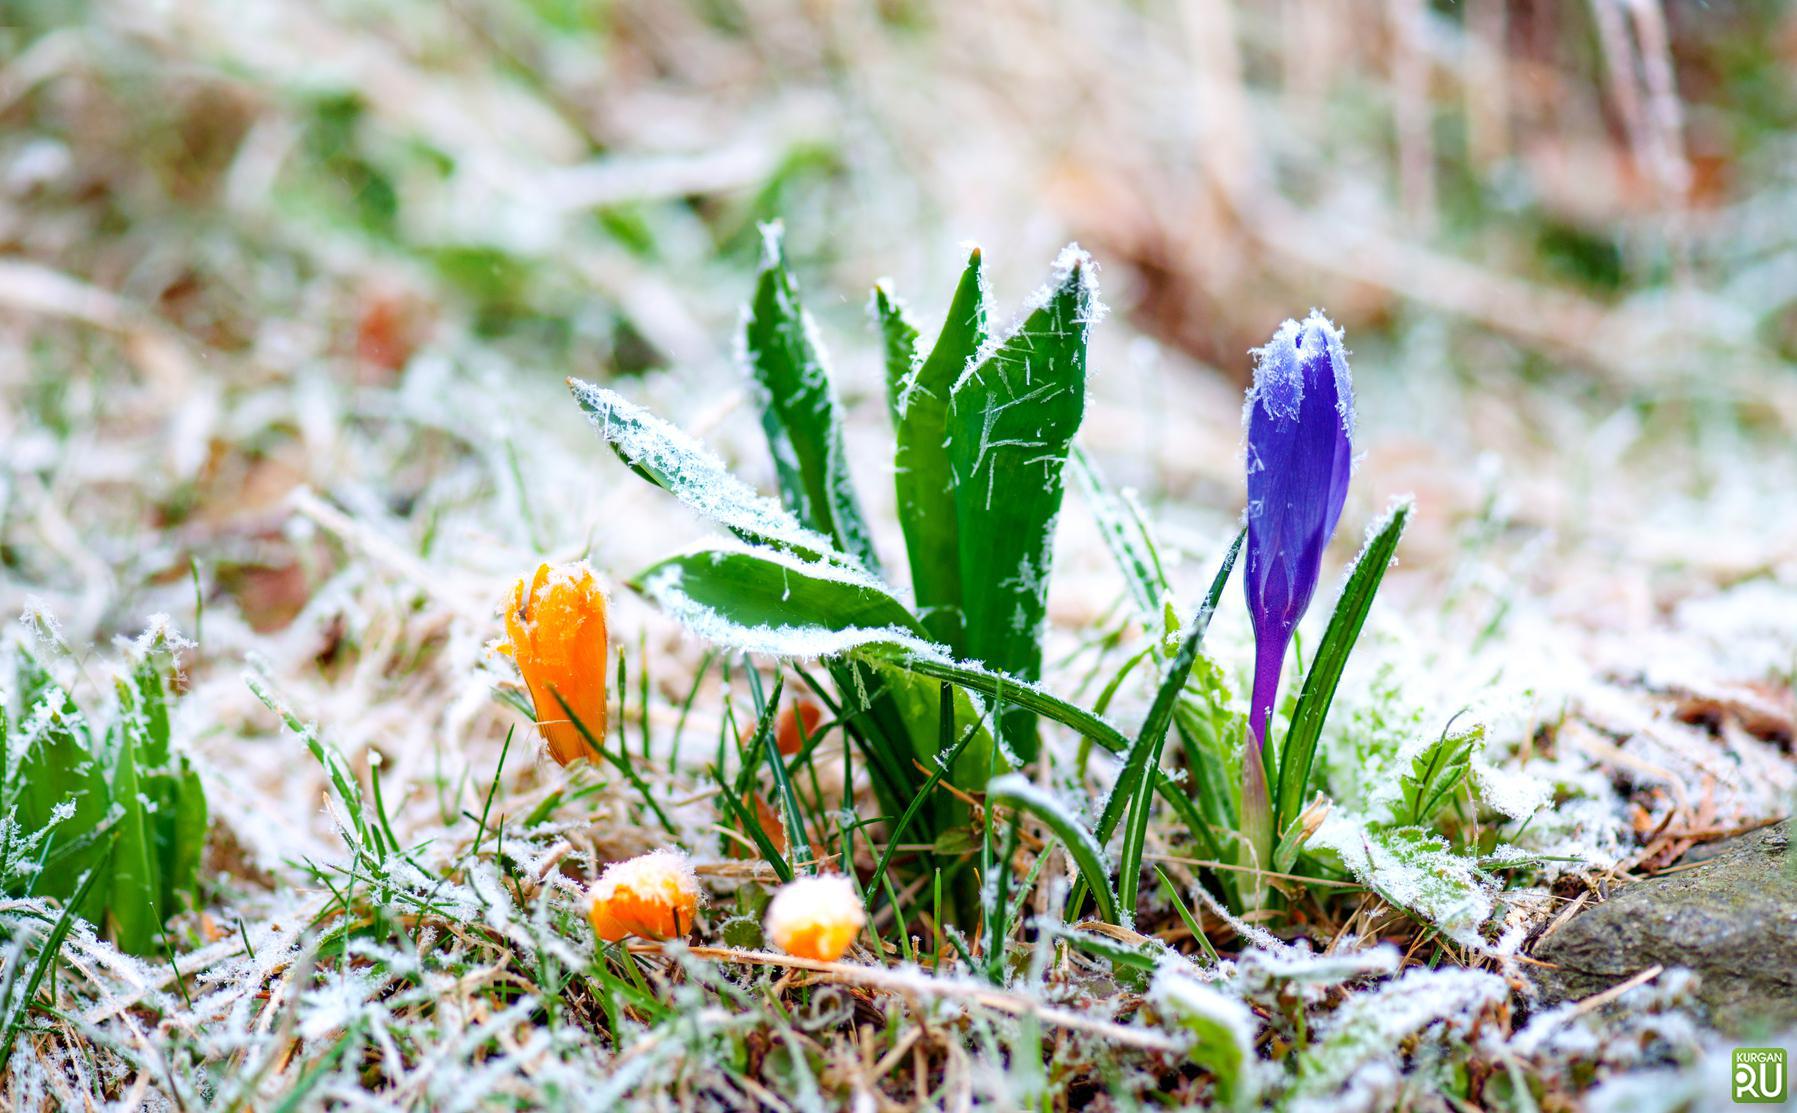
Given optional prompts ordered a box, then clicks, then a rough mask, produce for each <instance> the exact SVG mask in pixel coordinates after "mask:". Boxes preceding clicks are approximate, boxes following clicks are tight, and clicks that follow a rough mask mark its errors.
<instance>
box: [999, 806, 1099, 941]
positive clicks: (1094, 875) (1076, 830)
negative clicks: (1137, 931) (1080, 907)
mask: <svg viewBox="0 0 1797 1113" xmlns="http://www.w3.org/2000/svg"><path fill="white" fill-rule="evenodd" d="M986 802H987V804H1004V805H1006V806H1008V807H1012V808H1019V809H1021V810H1023V811H1026V812H1029V813H1030V814H1031V815H1033V816H1035V817H1036V818H1037V819H1040V820H1041V821H1042V822H1043V824H1044V825H1045V826H1047V827H1048V829H1049V830H1050V831H1052V832H1054V834H1055V835H1056V837H1058V838H1059V839H1060V840H1061V841H1062V842H1063V843H1065V844H1066V846H1067V854H1068V856H1069V857H1071V858H1072V859H1073V864H1074V867H1075V868H1076V869H1078V870H1079V875H1080V878H1081V880H1083V881H1084V882H1085V883H1086V887H1087V888H1088V889H1090V890H1091V891H1092V894H1093V896H1094V898H1095V899H1096V900H1097V902H1098V914H1099V915H1100V916H1101V917H1103V918H1104V920H1105V921H1106V922H1107V923H1113V924H1120V923H1121V921H1120V920H1119V919H1118V918H1117V896H1116V893H1115V892H1114V891H1113V890H1112V889H1111V878H1110V874H1109V873H1108V872H1107V871H1106V870H1105V867H1104V851H1103V849H1102V848H1100V847H1099V845H1098V840H1097V839H1095V838H1093V837H1092V832H1091V831H1088V830H1087V829H1086V827H1085V825H1084V824H1082V823H1080V821H1079V820H1077V819H1075V818H1074V817H1073V816H1071V815H1069V814H1067V811H1066V809H1065V808H1063V807H1061V805H1060V804H1059V802H1057V801H1056V800H1055V799H1054V797H1052V796H1050V795H1048V794H1047V793H1046V792H1043V791H1042V790H1041V789H1039V788H1037V787H1036V786H1035V785H1034V784H1032V783H1031V782H1030V780H1029V778H1027V777H1025V776H1023V775H1022V774H1020V773H1007V774H1005V775H1004V776H1002V777H999V778H997V779H996V780H994V781H993V782H992V783H991V784H989V785H987V786H986Z"/></svg>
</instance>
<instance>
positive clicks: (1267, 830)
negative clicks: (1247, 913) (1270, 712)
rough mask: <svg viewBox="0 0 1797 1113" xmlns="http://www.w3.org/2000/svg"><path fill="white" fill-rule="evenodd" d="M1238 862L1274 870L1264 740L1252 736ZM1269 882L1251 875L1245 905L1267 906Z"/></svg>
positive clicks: (1246, 761)
mask: <svg viewBox="0 0 1797 1113" xmlns="http://www.w3.org/2000/svg"><path fill="white" fill-rule="evenodd" d="M1239 834H1240V836H1241V842H1240V843H1239V844H1238V846H1237V857H1238V861H1237V862H1236V864H1237V865H1239V866H1245V867H1247V868H1249V869H1254V870H1265V869H1271V868H1272V862H1273V801H1272V799H1271V798H1270V797H1269V796H1268V794H1267V773H1266V767H1265V766H1264V765H1262V764H1261V746H1260V739H1259V738H1257V737H1255V734H1254V732H1253V731H1249V732H1248V740H1247V751H1246V752H1245V753H1243V754H1242V818H1241V830H1240V832H1239ZM1266 889H1267V881H1266V878H1265V877H1262V876H1261V875H1259V874H1249V875H1248V883H1247V884H1246V885H1244V886H1242V888H1241V893H1242V897H1243V904H1244V905H1246V906H1247V907H1249V908H1259V907H1261V906H1262V905H1263V904H1265V898H1266Z"/></svg>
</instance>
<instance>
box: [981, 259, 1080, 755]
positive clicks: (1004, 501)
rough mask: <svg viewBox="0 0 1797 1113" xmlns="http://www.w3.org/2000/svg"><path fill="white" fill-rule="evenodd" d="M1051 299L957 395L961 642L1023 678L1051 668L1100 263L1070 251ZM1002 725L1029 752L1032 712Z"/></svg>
mask: <svg viewBox="0 0 1797 1113" xmlns="http://www.w3.org/2000/svg"><path fill="white" fill-rule="evenodd" d="M1057 268H1058V273H1057V275H1056V277H1055V281H1054V285H1053V286H1052V288H1051V289H1050V290H1049V292H1048V296H1047V298H1046V300H1045V301H1043V302H1042V304H1040V305H1039V306H1038V307H1036V309H1035V310H1034V311H1033V312H1031V313H1030V315H1029V316H1028V317H1027V318H1025V319H1024V321H1023V323H1022V324H1021V325H1020V326H1018V328H1017V330H1016V331H1015V332H1013V333H1011V335H1010V336H1008V337H1006V338H1005V340H1004V341H1003V342H1002V343H1000V344H999V345H998V346H997V347H996V348H994V349H992V350H991V351H990V353H989V354H988V355H986V357H985V359H984V360H982V361H981V362H979V363H978V364H977V365H975V366H972V367H970V368H969V369H968V370H967V372H966V373H965V374H963V375H962V376H961V378H960V379H959V380H957V381H956V383H955V384H954V387H953V388H952V389H951V391H950V393H949V415H948V431H949V439H948V460H949V467H950V471H951V473H952V475H953V478H954V500H955V520H956V528H957V532H958V544H959V549H960V567H961V592H962V617H963V621H964V623H965V635H964V646H963V648H964V651H965V653H966V654H967V655H968V656H971V657H973V658H975V659H977V660H979V661H982V662H984V663H985V664H986V665H987V666H989V667H990V668H993V669H996V670H998V671H1001V672H1007V673H1010V674H1012V675H1014V676H1020V677H1023V678H1025V679H1035V678H1036V677H1037V676H1039V675H1040V674H1041V670H1042V643H1041V633H1042V624H1043V620H1044V618H1045V616H1046V614H1047V609H1048V579H1049V573H1050V570H1051V565H1052V560H1053V553H1054V526H1055V521H1056V519H1057V518H1058V517H1059V515H1060V510H1061V496H1062V493H1063V483H1062V479H1063V476H1062V473H1063V471H1064V469H1065V467H1066V463H1067V450H1068V448H1069V446H1070V445H1071V444H1072V443H1073V435H1074V433H1075V432H1077V431H1078V429H1079V424H1080V419H1081V418H1082V417H1083V416H1084V414H1085V405H1086V338H1087V333H1088V331H1089V327H1090V324H1091V321H1092V318H1093V316H1094V314H1095V313H1096V304H1097V287H1096V283H1095V281H1094V276H1093V264H1092V261H1091V260H1090V259H1089V258H1087V257H1086V256H1085V255H1083V254H1080V253H1078V252H1075V251H1069V252H1067V253H1066V254H1065V255H1064V256H1063V259H1062V261H1061V262H1060V263H1058V264H1057ZM999 728H1000V732H1001V734H1002V735H1003V736H1004V738H1005V740H1006V741H1007V742H1008V743H1009V744H1010V746H1011V748H1012V749H1013V750H1014V751H1015V752H1016V753H1017V754H1019V755H1020V756H1021V757H1022V758H1023V759H1024V760H1026V761H1027V760H1029V759H1031V758H1033V757H1034V756H1035V753H1036V735H1035V719H1034V716H1033V715H1031V714H1030V713H1029V711H1027V710H1026V709H1023V708H1015V709H1009V710H1007V712H1006V719H1005V721H1004V722H1002V723H1000V724H999Z"/></svg>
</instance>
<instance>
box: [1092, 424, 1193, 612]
mask: <svg viewBox="0 0 1797 1113" xmlns="http://www.w3.org/2000/svg"><path fill="white" fill-rule="evenodd" d="M1069 460H1070V462H1071V465H1072V466H1071V468H1070V470H1071V471H1072V472H1073V479H1074V482H1075V483H1076V484H1078V486H1079V489H1080V493H1081V494H1082V495H1083V496H1084V497H1085V500H1086V504H1087V505H1088V506H1089V507H1090V508H1091V510H1092V517H1093V519H1094V520H1095V521H1097V523H1098V532H1099V536H1101V537H1102V538H1104V545H1105V548H1106V549H1108V550H1109V551H1110V554H1111V559H1112V560H1113V561H1115V562H1116V565H1117V570H1118V571H1119V572H1121V573H1123V583H1124V586H1125V587H1126V588H1127V589H1128V591H1129V601H1130V603H1131V604H1132V605H1133V606H1134V607H1135V609H1136V615H1137V617H1138V618H1140V619H1141V620H1142V622H1143V623H1144V624H1146V625H1147V626H1148V628H1149V629H1150V630H1155V629H1157V628H1158V627H1159V626H1160V624H1161V621H1162V612H1161V601H1162V600H1163V599H1165V598H1166V597H1167V596H1168V594H1170V593H1171V591H1172V585H1170V584H1169V583H1168V582H1167V574H1166V572H1165V571H1164V570H1163V569H1162V567H1161V558H1160V553H1159V551H1158V550H1157V549H1156V548H1155V545H1154V539H1153V538H1152V537H1150V536H1149V534H1148V525H1147V523H1146V522H1145V521H1144V520H1143V519H1142V513H1141V511H1140V510H1139V509H1138V508H1137V507H1136V506H1135V505H1134V503H1133V502H1131V501H1130V500H1129V498H1128V496H1127V495H1125V494H1123V493H1121V492H1118V491H1116V490H1114V489H1113V488H1112V487H1111V486H1110V484H1109V483H1107V482H1106V481H1105V478H1104V476H1103V474H1101V473H1100V472H1099V470H1098V467H1097V465H1095V464H1094V463H1093V462H1092V458H1091V457H1090V456H1088V455H1086V451H1085V449H1083V448H1081V447H1080V446H1079V445H1077V444H1076V445H1074V446H1073V452H1072V454H1071V456H1070V457H1069Z"/></svg>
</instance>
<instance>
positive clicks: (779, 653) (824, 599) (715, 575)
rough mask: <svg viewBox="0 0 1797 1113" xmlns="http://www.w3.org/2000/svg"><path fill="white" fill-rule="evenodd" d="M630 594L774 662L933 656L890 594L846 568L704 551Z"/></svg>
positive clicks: (645, 579)
mask: <svg viewBox="0 0 1797 1113" xmlns="http://www.w3.org/2000/svg"><path fill="white" fill-rule="evenodd" d="M631 587H632V588H634V589H635V590H637V591H639V592H641V593H642V594H643V595H645V596H647V597H648V598H650V599H651V600H653V601H654V602H655V603H656V605H657V606H659V607H660V608H661V609H662V610H664V611H666V612H667V613H668V614H670V615H672V616H673V617H674V618H676V619H678V620H680V622H681V623H683V624H684V625H685V626H686V627H687V628H688V629H690V630H692V631H693V632H694V633H696V634H698V635H699V636H700V637H703V638H705V639H707V640H709V641H712V642H716V643H719V644H722V645H729V646H733V647H735V648H738V649H743V650H747V651H749V652H752V653H765V654H768V655H770V656H774V657H797V658H808V657H834V656H838V655H841V654H845V653H847V652H849V651H850V650H853V649H858V648H860V647H862V646H865V645H869V644H889V645H896V646H908V647H911V648H913V649H917V650H923V651H930V650H931V649H932V647H931V645H930V643H929V641H928V639H927V637H926V635H925V634H924V630H923V627H922V626H920V625H919V624H918V622H917V620H916V619H915V618H913V617H912V615H911V612H910V611H908V610H906V609H905V606H904V604H902V603H900V602H899V601H898V600H897V599H894V598H893V597H892V595H891V594H890V593H889V592H888V591H887V590H886V588H885V586H884V585H883V584H881V583H879V582H878V581H876V580H873V579H870V578H868V577H866V576H864V575H860V574H858V573H856V572H854V571H853V570H851V569H848V568H844V567H842V566H839V565H833V564H825V563H813V562H807V561H803V560H799V559H796V558H794V557H792V556H789V555H787V554H783V553H777V552H773V551H771V550H763V551H761V552H751V551H748V550H737V549H722V548H701V549H697V550H694V551H692V552H688V553H686V554H683V555H681V556H675V557H670V558H668V559H667V560H663V561H661V562H659V563H657V564H654V565H652V566H650V567H649V568H648V569H646V570H644V571H643V572H640V573H638V574H637V576H636V577H634V578H633V579H632V580H631Z"/></svg>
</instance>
